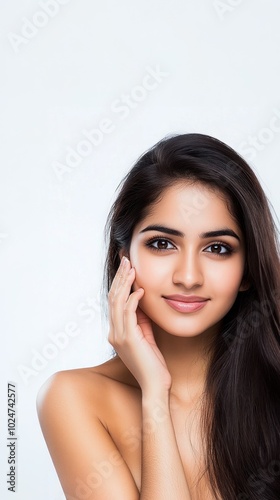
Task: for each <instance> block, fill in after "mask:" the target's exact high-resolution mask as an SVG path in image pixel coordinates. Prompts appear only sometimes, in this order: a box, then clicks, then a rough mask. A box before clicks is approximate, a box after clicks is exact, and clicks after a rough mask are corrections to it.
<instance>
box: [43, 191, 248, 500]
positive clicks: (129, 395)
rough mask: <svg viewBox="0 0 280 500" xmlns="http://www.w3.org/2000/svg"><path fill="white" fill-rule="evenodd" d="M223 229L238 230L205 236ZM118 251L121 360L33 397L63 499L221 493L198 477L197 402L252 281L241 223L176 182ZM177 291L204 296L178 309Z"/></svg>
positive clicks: (217, 198)
mask: <svg viewBox="0 0 280 500" xmlns="http://www.w3.org/2000/svg"><path fill="white" fill-rule="evenodd" d="M151 225H152V226H154V227H155V226H156V227H158V226H164V227H165V228H167V229H168V228H169V229H172V230H173V233H174V230H176V231H177V233H176V234H175V235H174V234H172V235H171V234H170V231H169V232H166V231H162V230H158V229H151V228H150V226H151ZM224 229H227V230H231V231H232V232H233V233H232V234H233V235H229V234H223V235H220V236H219V237H213V236H209V235H208V236H205V233H206V232H209V231H217V230H224ZM151 238H152V240H151ZM120 257H122V260H121V264H120V267H119V269H118V271H117V273H116V276H115V278H114V280H113V283H112V286H111V289H110V292H109V297H108V299H109V311H110V331H109V337H108V340H109V342H110V343H111V344H112V346H113V347H114V348H115V350H116V352H117V356H116V357H115V358H113V359H111V360H109V361H107V362H105V363H103V364H101V365H99V366H96V367H93V368H84V369H78V370H68V371H63V372H59V373H57V374H55V375H54V376H53V377H51V378H50V379H49V380H48V381H47V382H46V383H45V384H44V386H43V387H42V388H41V390H40V393H39V395H38V403H37V405H38V415H39V419H40V423H41V427H42V431H43V433H44V436H45V439H46V442H47V445H48V448H49V451H50V454H51V457H52V459H53V462H54V465H55V468H56V471H57V474H58V476H59V479H60V481H61V484H62V487H63V489H64V492H65V496H66V498H67V499H68V500H83V499H88V500H107V499H108V500H134V499H135V500H136V499H141V500H151V499H152V498H156V499H157V500H167V499H168V500H170V498H172V499H174V500H183V499H184V500H189V499H192V500H214V496H213V494H211V493H210V488H209V484H208V482H207V477H206V475H205V476H203V477H202V479H201V481H200V482H198V479H199V477H200V476H201V475H203V464H204V456H205V450H204V448H203V436H202V433H201V429H200V425H199V423H200V408H201V402H202V398H203V390H204V383H205V376H206V370H207V363H208V361H209V355H208V351H207V347H208V346H209V342H211V339H213V336H215V335H217V334H219V331H220V326H221V320H222V318H223V317H224V316H225V314H226V313H227V312H228V311H229V309H230V308H231V306H232V305H233V303H234V301H235V299H236V296H237V294H238V293H239V292H242V291H243V290H246V288H247V287H248V284H247V283H244V282H243V280H242V277H243V272H244V263H245V251H244V241H243V236H242V234H241V231H240V228H239V227H238V225H237V223H236V221H235V220H234V219H233V217H232V215H231V214H230V212H229V210H228V206H227V203H226V200H225V199H224V198H223V197H222V195H221V193H218V192H215V191H214V190H210V189H209V188H208V187H205V186H203V185H201V184H198V183H196V184H188V183H186V182H185V183H182V182H180V183H178V182H177V183H176V184H174V185H172V186H171V187H169V188H168V189H166V191H165V192H164V193H163V196H162V198H161V200H160V201H159V202H158V203H156V204H155V205H154V206H153V207H152V210H151V211H150V213H149V214H148V215H147V217H146V218H145V219H144V220H142V221H141V222H140V223H139V224H138V225H137V226H136V227H135V228H134V232H133V236H132V241H131V246H130V249H129V253H126V252H125V251H124V250H122V251H121V252H120ZM131 290H132V291H131ZM172 294H183V295H198V296H201V297H204V298H206V299H207V302H206V305H205V307H204V308H203V309H201V310H199V311H196V312H191V313H182V312H178V311H175V310H174V309H173V308H171V307H170V305H168V303H166V301H165V299H164V297H165V296H168V295H172Z"/></svg>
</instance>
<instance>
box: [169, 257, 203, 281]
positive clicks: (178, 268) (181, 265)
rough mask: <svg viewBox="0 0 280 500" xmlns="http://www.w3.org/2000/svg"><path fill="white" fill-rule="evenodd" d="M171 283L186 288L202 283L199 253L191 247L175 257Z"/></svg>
mask: <svg viewBox="0 0 280 500" xmlns="http://www.w3.org/2000/svg"><path fill="white" fill-rule="evenodd" d="M173 283H174V284H177V285H182V286H184V287H185V288H186V289H191V288H193V287H197V286H201V285H202V284H203V272H202V267H201V262H200V258H199V255H198V254H197V253H196V252H195V251H194V250H192V249H188V250H187V251H186V252H182V254H181V255H179V256H178V257H177V260H176V263H175V265H174V271H173Z"/></svg>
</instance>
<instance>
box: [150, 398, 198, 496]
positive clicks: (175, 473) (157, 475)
mask: <svg viewBox="0 0 280 500" xmlns="http://www.w3.org/2000/svg"><path fill="white" fill-rule="evenodd" d="M142 411H143V431H142V432H143V439H142V443H143V445H142V480H141V483H142V484H141V494H140V499H141V500H149V499H151V498H156V499H157V500H168V499H170V498H172V499H174V500H182V499H184V500H190V499H191V496H190V492H189V488H188V485H187V481H186V478H185V473H184V470H183V465H182V461H181V457H180V454H179V450H178V446H177V442H176V437H175V433H174V428H173V423H172V419H171V415H170V410H169V396H168V394H167V393H166V394H163V395H161V396H160V397H154V396H152V395H151V396H148V395H147V397H145V396H143V401H142Z"/></svg>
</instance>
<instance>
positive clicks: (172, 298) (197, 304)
mask: <svg viewBox="0 0 280 500" xmlns="http://www.w3.org/2000/svg"><path fill="white" fill-rule="evenodd" d="M163 298H164V300H165V302H166V303H167V304H168V305H169V306H170V307H172V309H175V311H178V312H182V313H190V312H195V311H199V310H200V309H202V308H203V307H204V306H205V305H206V303H207V301H208V300H209V299H206V298H204V297H198V296H197V295H169V296H166V297H163Z"/></svg>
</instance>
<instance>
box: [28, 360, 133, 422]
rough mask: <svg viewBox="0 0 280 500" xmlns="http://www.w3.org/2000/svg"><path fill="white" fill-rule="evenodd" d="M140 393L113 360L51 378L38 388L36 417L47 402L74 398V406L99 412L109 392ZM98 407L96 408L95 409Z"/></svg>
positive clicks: (127, 373)
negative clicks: (80, 405)
mask: <svg viewBox="0 0 280 500" xmlns="http://www.w3.org/2000/svg"><path fill="white" fill-rule="evenodd" d="M115 391H117V392H129V393H130V394H131V392H132V393H133V392H135V391H136V392H139V385H138V384H137V381H136V380H135V378H134V377H133V376H132V375H131V373H130V372H129V371H128V369H127V368H126V367H125V365H124V364H123V362H122V361H121V360H120V358H118V357H115V358H112V359H110V360H108V361H106V362H105V363H102V364H100V365H98V366H93V367H89V368H78V369H74V370H64V371H60V372H56V373H55V374H54V375H52V376H51V377H50V378H49V379H47V381H46V382H45V383H44V384H43V386H42V387H41V388H40V390H39V393H38V396H37V409H38V413H39V414H40V411H41V410H42V409H43V407H44V404H46V402H47V401H48V400H49V402H50V403H51V400H52V401H53V402H55V401H56V400H61V398H63V399H64V403H65V399H69V402H71V400H72V398H73V397H74V398H75V401H76V403H77V402H79V404H82V405H83V407H84V406H86V407H88V409H89V410H90V409H92V411H94V410H95V411H98V410H99V411H100V409H101V407H102V402H105V401H106V398H105V395H106V396H108V395H109V394H108V393H110V392H112V394H113V393H115ZM94 403H98V405H96V406H95V405H94Z"/></svg>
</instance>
